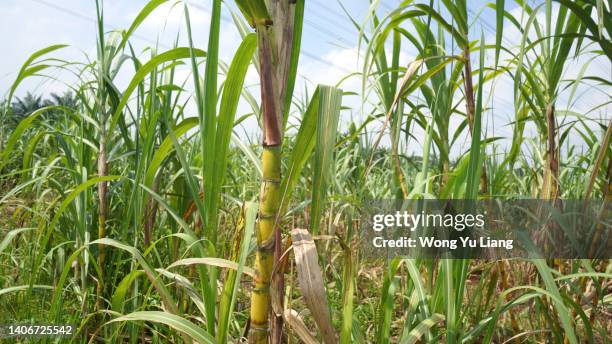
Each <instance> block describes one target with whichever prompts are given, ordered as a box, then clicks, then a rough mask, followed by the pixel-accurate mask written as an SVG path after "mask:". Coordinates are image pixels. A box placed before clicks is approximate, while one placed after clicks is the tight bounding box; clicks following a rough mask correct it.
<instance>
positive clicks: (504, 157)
mask: <svg viewBox="0 0 612 344" xmlns="http://www.w3.org/2000/svg"><path fill="white" fill-rule="evenodd" d="M166 2H167V1H165V0H152V1H149V2H148V3H147V4H146V5H144V7H143V8H142V10H141V11H140V12H139V14H138V15H137V16H136V18H135V19H134V21H133V23H132V24H131V25H130V27H129V28H127V29H126V30H122V31H120V32H107V29H106V27H105V24H104V23H105V20H104V10H103V9H104V6H103V3H102V2H101V1H96V21H97V31H98V32H97V52H96V55H95V56H93V57H90V60H88V61H86V62H82V61H62V60H58V59H55V58H54V53H56V52H57V51H58V50H60V49H63V48H65V46H64V45H53V46H50V47H47V48H44V49H41V50H39V51H37V52H34V53H33V54H32V55H31V57H30V58H29V59H27V60H26V61H25V62H24V64H23V66H22V68H21V69H20V70H19V71H18V73H17V77H16V79H15V80H14V82H13V84H12V85H11V86H10V88H9V91H8V93H7V94H6V95H5V97H4V100H3V102H2V106H0V233H1V236H0V237H1V238H2V239H1V240H0V272H1V273H0V309H1V310H2V312H0V323H14V322H35V323H72V324H74V325H76V327H77V334H76V335H75V336H74V337H72V338H71V340H72V341H74V342H130V343H136V342H155V343H164V342H193V341H195V342H200V343H227V342H237V341H238V340H240V339H241V338H248V340H249V341H250V342H257V343H266V342H268V341H270V342H273V343H281V342H291V343H297V342H307V343H310V342H321V341H323V342H325V343H335V342H340V343H352V342H360V343H369V342H375V343H391V342H393V343H395V342H397V343H417V342H428V343H438V342H446V343H464V342H467V343H510V342H529V343H540V342H555V343H582V342H590V343H605V342H608V341H609V340H610V338H609V333H611V331H612V328H611V327H610V326H611V325H610V302H611V298H610V295H611V293H610V288H611V284H610V278H611V277H612V273H611V271H610V269H611V268H610V265H609V260H606V259H580V260H578V259H576V260H570V259H564V260H558V259H557V260H552V261H548V260H541V259H513V260H499V261H490V260H477V259H469V260H468V259H461V260H459V259H457V260H451V259H439V260H432V259H404V258H395V259H392V260H389V261H383V260H380V261H379V260H375V261H372V260H367V259H365V257H364V256H363V255H362V252H360V247H359V244H358V240H359V237H360V227H359V219H360V216H361V215H362V213H363V212H364V207H366V206H367V202H368V200H372V199H418V198H440V199H497V200H501V199H514V198H529V197H531V198H542V199H549V200H553V201H555V200H558V199H592V200H601V202H602V203H603V204H604V205H609V203H608V202H610V200H611V197H612V187H611V186H610V180H611V178H612V151H611V149H610V146H609V140H610V133H611V132H612V131H611V129H610V124H611V123H610V122H611V121H610V116H609V114H608V112H607V106H608V105H609V103H610V101H609V99H608V100H607V101H605V102H604V103H602V104H596V105H595V107H594V108H593V109H592V110H590V111H587V112H584V111H582V112H581V111H580V110H579V109H578V107H577V106H575V101H576V100H577V99H578V98H579V97H580V92H578V90H579V87H581V86H584V85H586V86H588V87H590V88H591V89H593V90H597V91H598V92H604V93H605V92H606V90H609V88H610V86H611V85H610V81H609V80H608V79H606V78H605V76H596V75H587V74H586V70H587V68H586V67H583V69H582V70H581V71H580V72H579V73H574V74H576V75H577V76H576V77H575V78H569V77H568V75H573V74H571V73H569V70H568V69H569V68H570V67H569V66H570V64H571V63H575V62H577V61H578V62H580V61H588V62H586V63H585V66H586V65H588V64H589V63H591V62H593V61H595V59H598V61H601V60H604V61H605V63H607V65H606V66H607V67H609V66H610V58H611V55H610V47H611V43H610V30H609V29H610V28H609V25H607V22H606V21H605V20H604V19H605V18H608V17H609V16H610V8H609V6H608V7H607V6H606V4H604V2H601V1H583V2H572V1H563V0H561V1H558V2H555V3H553V2H551V1H543V2H538V3H536V4H535V5H533V6H532V5H531V2H523V1H517V4H518V5H519V6H520V13H519V14H518V15H517V12H516V11H512V12H510V11H508V8H507V6H508V4H507V2H505V1H496V2H494V3H490V4H487V5H486V6H487V7H489V8H490V9H492V10H494V11H495V13H496V15H495V18H496V23H495V31H496V32H495V35H494V36H493V38H492V39H491V38H488V37H487V36H485V34H484V33H483V32H479V31H478V30H477V29H476V26H475V25H474V24H473V20H475V18H473V17H474V14H473V13H474V12H478V11H480V8H477V7H474V6H475V5H474V4H472V3H470V4H468V2H467V1H455V2H450V1H434V0H431V1H428V2H423V3H413V2H411V1H404V2H402V3H401V4H399V5H397V7H396V8H394V9H392V10H391V11H388V12H384V11H382V10H381V9H380V7H379V6H378V1H374V2H373V3H372V5H371V6H370V9H369V11H368V13H367V14H361V13H348V12H347V13H346V14H347V16H349V18H350V19H351V20H352V22H353V23H354V24H355V37H356V38H357V40H358V41H359V43H360V44H359V48H360V53H361V56H362V57H363V68H361V69H359V70H356V71H355V73H354V74H353V75H352V76H349V77H353V78H361V91H362V92H361V93H362V99H361V101H362V103H363V105H361V106H356V107H355V108H354V109H353V110H356V111H362V112H363V115H364V117H363V118H360V119H346V118H345V116H341V114H343V113H345V112H346V110H349V109H350V107H351V105H350V104H351V102H350V100H351V98H353V99H354V98H356V97H355V94H354V93H353V92H351V91H348V90H344V91H343V90H342V89H341V88H340V84H341V82H340V80H338V82H339V84H338V85H336V86H327V85H318V86H317V87H316V89H315V90H314V92H312V93H309V92H304V94H302V95H299V94H298V92H294V89H297V87H296V80H298V77H297V66H298V64H299V56H300V49H301V34H302V25H303V16H304V6H309V5H308V4H306V2H305V1H304V0H298V1H295V2H270V1H264V0H257V1H238V0H237V1H236V5H237V6H238V9H239V12H236V13H233V18H234V21H235V24H236V25H237V26H238V28H239V29H240V32H241V34H242V41H241V43H240V45H239V46H238V47H237V49H236V51H235V53H234V55H233V58H232V59H231V61H229V63H228V64H226V63H225V62H223V61H221V60H220V58H219V36H220V32H221V30H224V29H225V27H224V26H223V25H226V24H222V22H221V9H222V7H224V6H227V5H228V4H227V3H225V2H222V1H220V0H213V1H212V5H213V6H212V12H211V13H210V30H209V36H208V40H207V41H208V45H207V47H206V49H205V50H203V49H202V48H198V47H196V46H194V43H193V42H194V41H195V39H194V38H195V37H194V35H196V34H197V33H196V32H192V30H191V24H190V15H189V5H188V3H186V2H185V3H184V4H182V3H179V4H178V5H181V6H182V7H181V8H183V14H184V25H185V29H186V35H187V38H188V39H187V42H188V44H187V46H178V45H175V46H174V47H172V48H170V49H165V50H164V51H158V49H159V47H155V46H154V47H150V49H148V50H147V52H146V54H148V56H145V55H144V54H140V55H137V54H136V53H135V51H134V49H133V47H132V45H131V44H130V39H131V35H132V34H133V33H134V32H135V31H136V30H137V29H138V27H139V26H140V25H141V24H142V23H143V22H144V21H146V20H147V17H149V16H150V15H153V13H155V11H156V10H157V9H158V7H159V6H161V5H162V4H164V3H166ZM483 6H484V4H483ZM590 13H596V14H597V16H591V15H590ZM361 17H365V18H366V19H365V20H362V18H361ZM510 29H516V30H518V32H520V33H521V39H520V43H519V44H518V46H510V45H508V44H507V43H506V42H505V41H506V40H505V39H504V37H505V36H504V32H507V30H510ZM489 40H490V41H489ZM407 49H414V51H416V52H417V53H416V56H415V57H414V59H413V60H412V61H410V62H409V63H408V64H407V65H402V64H401V63H400V56H401V53H402V52H404V51H405V50H407ZM585 56H586V59H585ZM128 64H131V65H130V66H128ZM606 66H604V67H606ZM128 67H129V68H128ZM60 68H61V69H68V70H70V71H72V72H74V73H75V74H76V75H79V76H80V80H81V81H80V82H79V83H77V84H67V85H66V87H67V88H68V89H69V90H70V91H71V92H72V94H73V95H74V102H69V103H66V104H63V103H61V102H58V103H54V104H51V103H46V104H45V106H44V107H41V108H36V109H33V110H32V111H31V112H29V113H28V114H27V115H26V116H25V117H20V116H17V114H16V111H15V107H14V106H13V103H16V95H19V94H21V92H22V90H21V87H20V86H21V84H22V82H23V81H24V80H25V79H28V78H41V77H45V75H47V74H50V73H51V72H52V71H53V70H56V69H60ZM117 68H120V69H121V70H123V72H124V73H128V75H129V76H130V78H129V80H130V81H129V83H128V86H127V87H126V88H125V89H119V88H118V87H117V85H116V84H115V81H116V80H115V79H116V77H117V72H116V70H117ZM130 68H131V69H130ZM249 68H253V69H254V70H255V71H257V73H258V76H259V80H260V84H261V85H260V91H259V92H258V93H257V94H251V92H250V91H249V88H247V87H245V78H246V75H247V72H248V70H249ZM128 70H130V71H128ZM179 71H187V72H188V73H189V77H188V78H187V79H186V80H180V79H178V75H179V73H178V72H179ZM502 78H508V79H510V80H511V82H512V92H513V103H514V104H513V106H514V110H515V111H514V112H515V113H514V116H515V118H514V119H513V120H512V121H510V123H505V124H506V125H507V127H509V128H511V132H510V133H509V134H506V135H505V136H503V137H491V135H490V134H489V133H487V132H486V128H487V121H489V120H491V118H492V116H493V113H494V112H495V111H496V109H495V108H492V107H491V105H490V104H491V99H492V100H493V102H495V99H496V97H495V87H496V86H495V85H496V82H498V81H499V80H501V79H502ZM190 90H193V92H191V91H190ZM30 98H31V97H30ZM608 98H609V97H608ZM57 99H59V98H57ZM567 99H569V100H567ZM566 100H567V101H566ZM18 103H20V106H21V108H25V106H24V102H23V101H22V100H21V99H20V100H19V102H18ZM566 103H567V108H563V106H565V104H566ZM240 104H245V105H247V107H250V109H248V110H246V111H247V113H243V112H244V110H243V109H244V107H240V106H239V105H240ZM190 108H191V109H195V112H196V114H195V115H194V116H190V114H188V111H190V110H188V109H190ZM598 113H599V114H602V115H600V116H599V117H597V116H596V114H598ZM249 117H254V119H255V121H256V122H257V123H258V124H259V126H260V127H259V128H258V129H259V133H258V134H257V137H256V138H257V139H258V140H259V139H260V140H261V142H262V144H252V143H251V142H250V141H249V139H250V138H248V137H243V136H240V135H238V134H237V133H238V130H236V129H237V128H238V127H239V125H240V123H241V122H243V121H245V120H246V119H249ZM457 123H458V125H457ZM529 128H533V129H534V132H535V135H529V132H528V130H529ZM387 135H388V140H387V139H386V137H387ZM502 139H504V140H507V141H508V142H509V144H508V145H503V144H501V143H500V142H499V141H501V140H502ZM461 140H465V142H467V145H466V147H468V148H467V150H466V151H465V152H462V153H461V154H459V155H458V156H454V155H453V154H452V153H451V151H452V148H453V146H455V145H458V144H459V142H460V141H461ZM579 141H583V142H584V145H580V144H579V143H578V142H579ZM412 147H420V148H421V152H420V154H416V155H411V153H409V152H410V151H411V148H412ZM606 212H609V209H608V208H607V207H606V206H604V207H603V212H602V214H601V216H602V218H604V219H609V213H606ZM298 228H299V229H301V230H297V229H298ZM598 231H599V232H598V233H600V234H602V233H603V235H605V234H607V233H608V228H600V229H598ZM598 235H599V234H598ZM292 238H293V239H296V238H299V240H297V242H293V241H292ZM315 243H316V244H315ZM325 319H330V320H329V321H327V320H325ZM41 341H45V340H44V339H41Z"/></svg>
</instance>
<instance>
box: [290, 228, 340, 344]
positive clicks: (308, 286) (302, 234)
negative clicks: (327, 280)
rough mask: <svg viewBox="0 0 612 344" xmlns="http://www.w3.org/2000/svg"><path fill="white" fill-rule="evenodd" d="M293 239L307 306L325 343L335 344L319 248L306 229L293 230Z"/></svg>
mask: <svg viewBox="0 0 612 344" xmlns="http://www.w3.org/2000/svg"><path fill="white" fill-rule="evenodd" d="M291 239H292V241H293V253H294V254H295V264H296V267H297V273H298V274H297V275H298V281H299V285H300V290H301V292H302V295H303V296H304V300H305V301H306V305H307V306H308V309H310V312H311V313H312V316H313V317H314V320H315V322H316V323H317V326H318V327H319V330H320V331H321V335H322V336H323V342H324V343H326V344H335V343H337V342H338V338H337V337H336V330H335V329H334V327H333V326H332V323H331V316H330V314H329V306H328V303H327V294H326V292H325V288H324V287H323V276H322V274H321V267H320V266H319V257H318V255H317V247H316V246H315V243H314V240H313V239H312V236H311V235H310V233H309V232H308V231H307V230H306V229H301V228H295V229H293V230H292V231H291Z"/></svg>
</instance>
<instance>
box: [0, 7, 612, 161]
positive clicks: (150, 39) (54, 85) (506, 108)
mask: <svg viewBox="0 0 612 344" xmlns="http://www.w3.org/2000/svg"><path fill="white" fill-rule="evenodd" d="M341 2H342V4H343V5H344V6H345V7H346V9H347V11H348V12H349V13H350V14H351V15H352V16H353V17H354V18H355V20H357V21H358V22H361V21H363V19H364V17H365V16H366V13H367V10H368V7H369V1H367V0H341ZM146 3H147V1H144V0H138V1H136V0H130V1H121V0H106V1H105V3H104V9H105V20H106V26H107V29H108V30H111V29H125V28H127V27H129V25H130V24H131V22H132V20H133V18H134V17H135V16H136V15H137V13H138V12H139V11H140V9H141V8H142V7H143V6H144V5H145V4H146ZM174 3H175V2H174V1H170V2H169V3H168V5H167V6H162V7H161V8H159V9H158V10H156V11H155V12H154V13H153V15H152V16H151V17H149V18H148V19H147V20H146V21H145V22H144V23H143V25H142V26H141V27H140V28H139V29H138V31H137V32H136V34H135V35H134V38H133V40H132V42H133V44H134V47H135V50H136V52H137V53H139V52H140V56H141V59H142V61H146V60H147V59H148V56H149V54H150V52H148V51H144V50H143V49H144V48H146V47H149V46H152V45H154V44H155V42H159V50H165V49H168V48H169V47H171V46H172V45H173V42H174V40H175V39H176V37H177V34H179V35H180V41H181V43H179V45H183V46H184V45H186V43H185V38H186V34H185V26H184V25H185V24H184V19H183V12H182V6H181V5H180V4H179V5H177V6H172V4H174ZM189 3H190V13H191V15H190V16H191V21H192V26H193V34H194V44H195V45H196V46H197V47H200V48H203V49H205V47H206V42H207V37H208V25H209V16H210V12H209V11H210V8H211V1H210V0H191V1H189ZM225 3H226V5H224V10H223V22H222V33H221V46H220V50H221V53H220V55H221V59H222V60H225V61H226V62H229V60H230V59H231V56H232V55H233V53H234V51H235V49H236V48H237V46H238V44H239V43H240V35H239V33H238V31H237V30H236V28H235V26H234V24H233V22H232V21H231V14H230V12H229V8H233V6H234V5H233V1H226V2H225ZM398 3H399V1H398V0H381V2H380V7H379V13H386V12H388V11H389V10H390V9H392V8H394V7H395V6H397V4H398ZM485 3H486V2H484V1H470V2H469V4H470V5H471V4H473V7H471V8H470V10H469V17H470V22H472V27H471V29H470V32H471V33H473V36H474V37H471V38H472V39H477V38H479V36H480V32H481V31H482V32H483V33H484V34H485V39H486V41H487V42H489V43H493V42H494V26H495V24H494V22H495V19H494V15H495V13H494V11H493V10H491V9H485V10H483V11H482V12H480V10H481V9H482V8H483V6H484V5H485ZM506 3H507V9H508V10H509V11H513V12H515V14H518V13H520V11H521V9H520V8H518V6H517V5H516V4H515V3H513V2H512V1H507V2H506ZM479 14H480V15H479ZM477 15H479V17H478V19H477V20H474V18H475V17H476V16H477ZM94 18H95V2H94V0H62V1H53V0H2V1H0V37H1V41H2V45H3V47H5V49H4V51H3V54H2V61H1V62H2V63H0V94H6V91H7V89H8V87H9V86H10V84H11V83H12V81H13V79H14V78H15V76H16V71H17V70H18V69H19V67H20V66H21V64H22V63H23V61H25V60H26V58H27V57H28V56H29V55H30V54H31V53H32V52H34V51H36V50H38V49H40V48H43V47H46V46H49V45H51V44H58V43H65V44H69V45H70V48H66V49H63V50H61V51H59V52H57V53H55V54H54V56H56V57H61V58H64V59H66V60H70V61H74V60H78V61H87V57H86V55H90V56H95V39H96V37H95V35H96V33H95V22H94ZM507 27H508V25H507ZM357 33H358V32H357V30H356V29H355V27H354V26H353V24H352V23H351V21H350V20H349V18H348V17H347V15H346V14H345V13H344V11H343V10H342V9H341V7H340V5H339V3H338V1H337V0H306V14H305V19H304V31H303V38H302V42H303V47H302V55H301V57H300V67H299V70H298V72H299V74H300V76H301V78H300V79H299V80H298V85H297V87H298V89H297V91H298V93H302V92H303V90H304V89H305V88H306V87H307V88H308V89H310V90H312V89H313V87H314V85H316V84H318V83H324V84H334V83H336V82H338V81H339V80H340V79H341V78H342V77H344V76H345V75H347V74H348V73H349V72H351V71H361V67H360V66H359V61H361V60H362V59H361V60H360V58H359V57H358V34H357ZM519 37H520V34H519V32H518V31H517V30H512V29H508V28H507V29H506V31H505V32H504V42H505V43H506V44H510V45H518V42H519ZM362 48H363V47H362ZM414 54H415V52H414V50H413V49H411V48H410V47H407V44H405V45H404V49H403V51H402V54H401V63H402V64H404V65H405V64H407V63H409V62H410V61H412V60H413V59H414ZM578 69H580V61H578V64H577V65H575V66H571V65H570V66H568V70H569V71H570V73H572V72H575V71H576V70H578ZM184 72H185V74H184V75H183V77H185V78H189V75H188V72H187V71H184ZM587 72H588V73H591V74H596V75H600V76H605V75H606V73H608V75H610V62H609V61H606V60H604V61H595V63H592V64H591V66H590V67H589V70H588V71H587ZM131 73H132V71H127V72H126V73H124V74H120V75H119V77H118V80H117V84H118V87H119V89H123V88H124V87H125V85H127V82H128V81H129V79H128V78H129V76H130V74H131ZM52 76H54V77H56V78H57V79H59V80H62V81H64V82H69V83H70V82H76V79H75V78H74V76H71V75H70V74H67V73H61V72H55V73H53V74H52ZM71 78H72V79H71ZM257 82H258V80H257V76H256V74H255V72H254V71H253V70H251V71H250V73H249V75H248V76H247V80H246V83H247V85H248V86H249V89H250V90H251V91H252V92H253V93H254V94H257V92H258V91H257ZM360 85H361V80H360V78H359V77H353V78H351V79H349V80H347V81H345V82H344V83H343V84H342V87H343V88H344V89H345V90H347V89H348V90H355V91H358V90H359V88H360ZM65 89H66V85H64V84H62V83H61V82H53V81H50V80H48V79H43V78H39V79H32V80H29V81H27V82H26V83H24V84H22V86H21V87H20V88H19V89H18V91H17V93H16V95H17V96H21V95H23V94H25V92H26V91H33V92H35V93H38V94H49V93H51V92H62V91H63V90H65ZM588 91H589V90H588V89H583V90H582V89H581V90H579V92H578V93H580V92H582V93H585V94H586V93H587V92H588ZM489 95H490V96H489ZM488 96H489V97H487V99H488V100H489V101H490V104H489V105H490V106H491V108H493V109H494V110H493V111H492V113H491V114H490V115H489V116H487V123H486V129H487V131H488V135H489V136H500V135H502V136H507V135H510V133H511V129H510V127H509V126H508V125H507V124H508V123H510V122H511V121H512V119H513V116H514V115H513V107H512V81H511V80H510V79H509V78H508V77H505V78H504V77H502V78H499V81H496V84H495V88H494V89H493V91H491V92H490V94H488ZM606 99H609V95H608V96H606V94H605V92H604V93H603V94H601V92H600V93H592V94H588V96H586V97H582V98H581V99H580V101H579V102H578V103H576V104H574V105H573V106H574V108H575V109H576V110H579V111H586V109H589V108H591V107H592V106H593V105H595V104H598V103H601V102H602V101H606ZM361 100H362V99H361V98H360V97H359V96H353V97H350V98H349V99H345V100H344V102H345V104H348V105H350V106H352V107H353V109H354V110H353V113H349V114H346V113H345V114H344V116H353V117H358V118H359V117H360V116H361V118H362V119H363V114H361V113H360V111H361V109H362V107H361V106H360V105H361ZM243 109H244V111H248V110H247V109H246V108H243ZM239 111H240V109H239ZM602 111H603V112H602ZM593 115H594V116H598V117H600V118H601V117H602V116H603V117H607V118H609V117H610V106H606V107H604V108H603V110H600V111H599V112H598V113H595V114H593ZM460 120H461V119H460V118H456V121H455V123H454V125H458V123H459V122H460ZM500 123H503V125H501V124H500ZM249 125H250V126H252V125H253V123H250V124H249V122H247V126H249ZM251 129H252V128H251ZM246 131H247V132H249V131H250V129H249V128H247V129H246ZM414 134H415V135H416V136H417V137H418V136H420V135H421V133H420V132H419V130H418V129H415V133H414ZM465 142H466V141H465V140H464V142H463V144H462V145H460V146H459V147H458V148H457V149H456V150H457V151H465V148H466V146H465ZM414 150H415V151H416V152H418V151H420V148H419V147H418V145H417V146H416V148H415V149H414Z"/></svg>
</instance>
